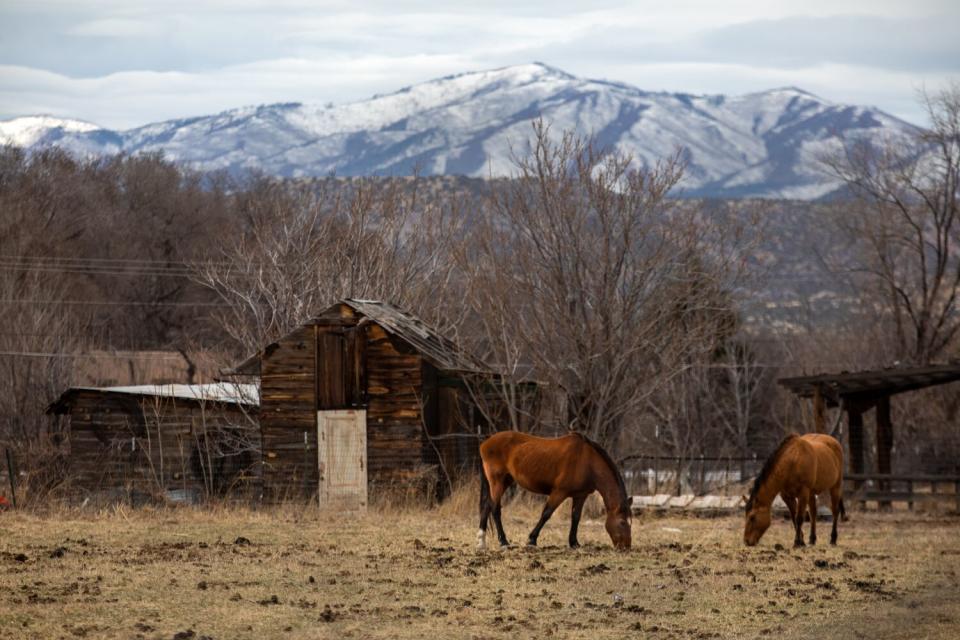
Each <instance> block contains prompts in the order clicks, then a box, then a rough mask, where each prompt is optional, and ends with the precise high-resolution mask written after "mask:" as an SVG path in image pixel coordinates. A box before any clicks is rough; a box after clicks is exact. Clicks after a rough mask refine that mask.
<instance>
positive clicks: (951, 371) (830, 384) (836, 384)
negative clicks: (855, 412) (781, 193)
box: [777, 363, 960, 401]
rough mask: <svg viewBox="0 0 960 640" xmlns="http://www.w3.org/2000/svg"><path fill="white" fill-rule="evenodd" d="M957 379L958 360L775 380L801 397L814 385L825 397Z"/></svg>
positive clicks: (877, 392)
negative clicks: (920, 365) (955, 361)
mask: <svg viewBox="0 0 960 640" xmlns="http://www.w3.org/2000/svg"><path fill="white" fill-rule="evenodd" d="M957 380H960V364H957V363H953V364H939V365H928V366H925V367H889V368H885V369H871V370H865V371H855V372H850V371H842V372H840V373H824V374H818V375H813V376H800V377H796V378H781V379H780V380H778V381H777V382H778V383H780V384H781V385H783V386H784V387H786V388H787V389H789V390H790V391H791V392H793V393H795V394H796V395H798V396H800V397H801V398H810V397H812V396H813V395H814V392H815V390H816V389H817V388H819V389H820V391H821V393H823V394H824V395H825V396H826V397H827V399H828V400H831V401H835V400H836V399H839V398H840V397H841V396H849V395H854V394H873V395H893V394H895V393H903V392H905V391H915V390H917V389H923V388H925V387H932V386H936V385H940V384H946V383H948V382H954V381H957Z"/></svg>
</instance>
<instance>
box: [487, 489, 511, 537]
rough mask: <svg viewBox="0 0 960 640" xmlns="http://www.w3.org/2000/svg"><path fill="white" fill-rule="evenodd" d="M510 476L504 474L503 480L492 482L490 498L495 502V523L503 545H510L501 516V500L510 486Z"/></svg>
mask: <svg viewBox="0 0 960 640" xmlns="http://www.w3.org/2000/svg"><path fill="white" fill-rule="evenodd" d="M511 480H512V478H510V476H504V477H503V480H501V481H500V482H496V483H491V484H490V500H491V501H492V502H493V524H495V525H496V526H497V540H498V541H499V542H500V546H501V547H507V546H510V542H509V541H508V540H507V534H506V533H505V532H504V530H503V520H502V519H501V517H500V501H501V499H502V498H503V494H504V493H505V492H506V490H507V487H509V486H510V481H511Z"/></svg>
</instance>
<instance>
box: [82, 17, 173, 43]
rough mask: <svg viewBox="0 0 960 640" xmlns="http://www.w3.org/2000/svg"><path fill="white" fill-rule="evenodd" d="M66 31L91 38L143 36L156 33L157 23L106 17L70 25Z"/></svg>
mask: <svg viewBox="0 0 960 640" xmlns="http://www.w3.org/2000/svg"><path fill="white" fill-rule="evenodd" d="M66 33H67V34H69V35H73V36H84V37H90V38H142V37H144V36H152V35H154V34H155V33H156V25H154V24H151V23H149V22H145V21H143V20H130V19H125V18H105V19H102V20H90V21H88V22H81V23H80V24H78V25H76V26H73V27H70V28H68V29H67V30H66Z"/></svg>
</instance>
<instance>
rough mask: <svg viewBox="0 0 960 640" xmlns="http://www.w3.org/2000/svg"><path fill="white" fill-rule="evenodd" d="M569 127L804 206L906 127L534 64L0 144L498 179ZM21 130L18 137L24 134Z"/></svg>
mask: <svg viewBox="0 0 960 640" xmlns="http://www.w3.org/2000/svg"><path fill="white" fill-rule="evenodd" d="M538 117H543V118H544V120H545V121H547V122H548V123H550V124H551V127H552V130H553V131H555V132H558V131H561V130H565V129H574V130H577V131H578V132H579V133H581V134H584V135H592V136H593V137H594V139H595V140H596V141H597V143H598V144H600V145H601V146H604V147H607V148H610V149H615V150H617V151H620V152H624V153H627V154H630V155H631V156H633V157H634V158H635V159H636V161H637V162H638V163H640V164H644V165H648V166H649V165H652V164H654V163H655V162H656V160H657V159H659V158H661V157H663V156H666V155H669V154H672V153H673V152H674V151H675V150H677V149H682V150H683V153H684V158H685V161H686V163H687V173H686V175H685V178H684V182H683V183H681V187H682V191H683V193H684V195H689V196H712V197H786V198H799V199H815V198H820V197H824V196H827V195H829V194H830V193H832V192H833V191H835V190H836V189H837V187H838V185H837V184H836V183H835V182H832V181H830V180H829V179H828V178H827V176H825V175H824V174H823V173H822V171H821V170H820V165H819V162H818V157H819V155H820V154H822V153H825V152H828V151H830V150H831V149H835V148H839V145H840V141H841V137H848V136H861V135H866V136H868V137H871V138H875V139H877V140H884V139H888V140H894V141H897V140H901V139H905V138H906V137H908V136H910V135H911V134H912V133H913V132H914V131H915V130H916V127H914V126H913V125H911V124H909V123H906V122H904V121H902V120H899V119H897V118H895V117H894V116H891V115H889V114H886V113H884V112H882V111H880V110H879V109H875V108H871V107H859V106H852V105H842V104H835V103H833V102H830V101H827V100H824V99H822V98H819V97H818V96H815V95H814V94H812V93H810V92H807V91H804V90H803V89H799V88H797V87H779V88H776V89H771V90H768V91H762V92H754V93H748V94H744V95H740V96H727V95H723V94H714V95H695V94H689V93H669V92H650V91H645V90H643V89H640V88H639V87H635V86H633V85H630V84H627V83H622V82H615V81H609V80H597V79H588V78H579V77H577V76H574V75H572V74H569V73H567V72H565V71H563V70H561V69H557V68H555V67H551V66H550V65H547V64H544V63H530V64H526V65H517V66H512V67H502V68H499V69H490V70H484V71H474V72H464V73H459V74H454V75H450V76H445V77H443V78H437V79H434V80H428V81H426V82H422V83H419V84H415V85H410V86H408V87H403V88H401V89H399V90H397V91H395V92H392V93H388V94H378V95H376V96H374V97H372V98H369V99H367V100H360V101H356V102H351V103H345V104H342V105H330V104H327V105H320V104H304V103H299V102H286V103H277V104H271V105H250V106H245V107H240V108H237V109H230V110H226V111H222V112H220V113H217V114H212V115H207V116H193V117H188V118H179V119H174V120H168V121H163V122H155V123H149V124H146V125H143V126H141V127H135V128H132V129H128V130H125V131H113V130H110V129H105V128H101V127H97V126H96V125H93V124H91V123H84V122H82V121H75V120H68V119H51V121H50V122H49V123H48V125H49V126H45V125H43V123H42V122H41V121H40V120H37V117H35V116H28V117H27V118H34V121H33V122H32V124H30V125H29V126H27V125H26V124H25V123H24V122H23V121H24V120H25V119H24V118H18V119H14V120H9V121H5V122H0V143H13V144H18V146H24V147H27V148H30V149H36V148H42V147H45V146H59V147H62V148H65V149H67V150H69V151H70V152H72V153H76V154H78V155H82V156H87V155H101V154H113V153H119V152H124V153H137V152H143V151H147V152H149V151H162V152H163V153H164V154H165V155H167V157H169V158H170V159H172V160H175V161H180V162H184V163H186V164H188V165H191V166H193V167H195V168H198V169H202V170H227V171H234V172H239V171H246V170H250V169H257V170H262V171H264V172H266V173H269V174H274V175H278V176H283V177H308V176H322V175H329V174H338V175H346V176H351V175H409V174H411V173H413V172H414V171H420V172H421V173H423V174H425V175H467V176H472V177H489V176H496V177H499V176H504V175H510V174H511V172H512V169H513V165H512V161H511V158H512V154H513V152H514V151H519V152H521V153H522V152H523V148H522V147H523V145H524V144H525V143H526V142H527V141H528V140H529V136H530V134H531V128H530V121H531V120H534V119H536V118H538ZM25 131H28V132H27V133H25Z"/></svg>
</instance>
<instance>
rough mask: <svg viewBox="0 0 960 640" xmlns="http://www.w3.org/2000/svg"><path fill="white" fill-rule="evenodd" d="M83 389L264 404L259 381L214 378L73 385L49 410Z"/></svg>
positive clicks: (60, 408) (55, 409) (58, 407)
mask: <svg viewBox="0 0 960 640" xmlns="http://www.w3.org/2000/svg"><path fill="white" fill-rule="evenodd" d="M81 391H94V392H97V393H121V394H125V395H135V396H151V397H158V398H179V399H183V400H192V401H195V402H222V403H227V404H237V405H244V406H248V407H257V406H260V390H259V389H258V388H257V385H255V384H234V383H232V382H214V383H210V384H144V385H134V386H125V387H70V388H69V389H67V390H66V391H64V392H63V393H62V394H61V395H60V397H59V398H58V399H57V401H56V402H54V403H53V404H51V405H50V406H49V407H48V408H47V413H60V412H62V411H63V410H65V409H66V405H67V404H68V403H69V399H70V397H71V396H72V395H74V394H76V393H78V392H81Z"/></svg>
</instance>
